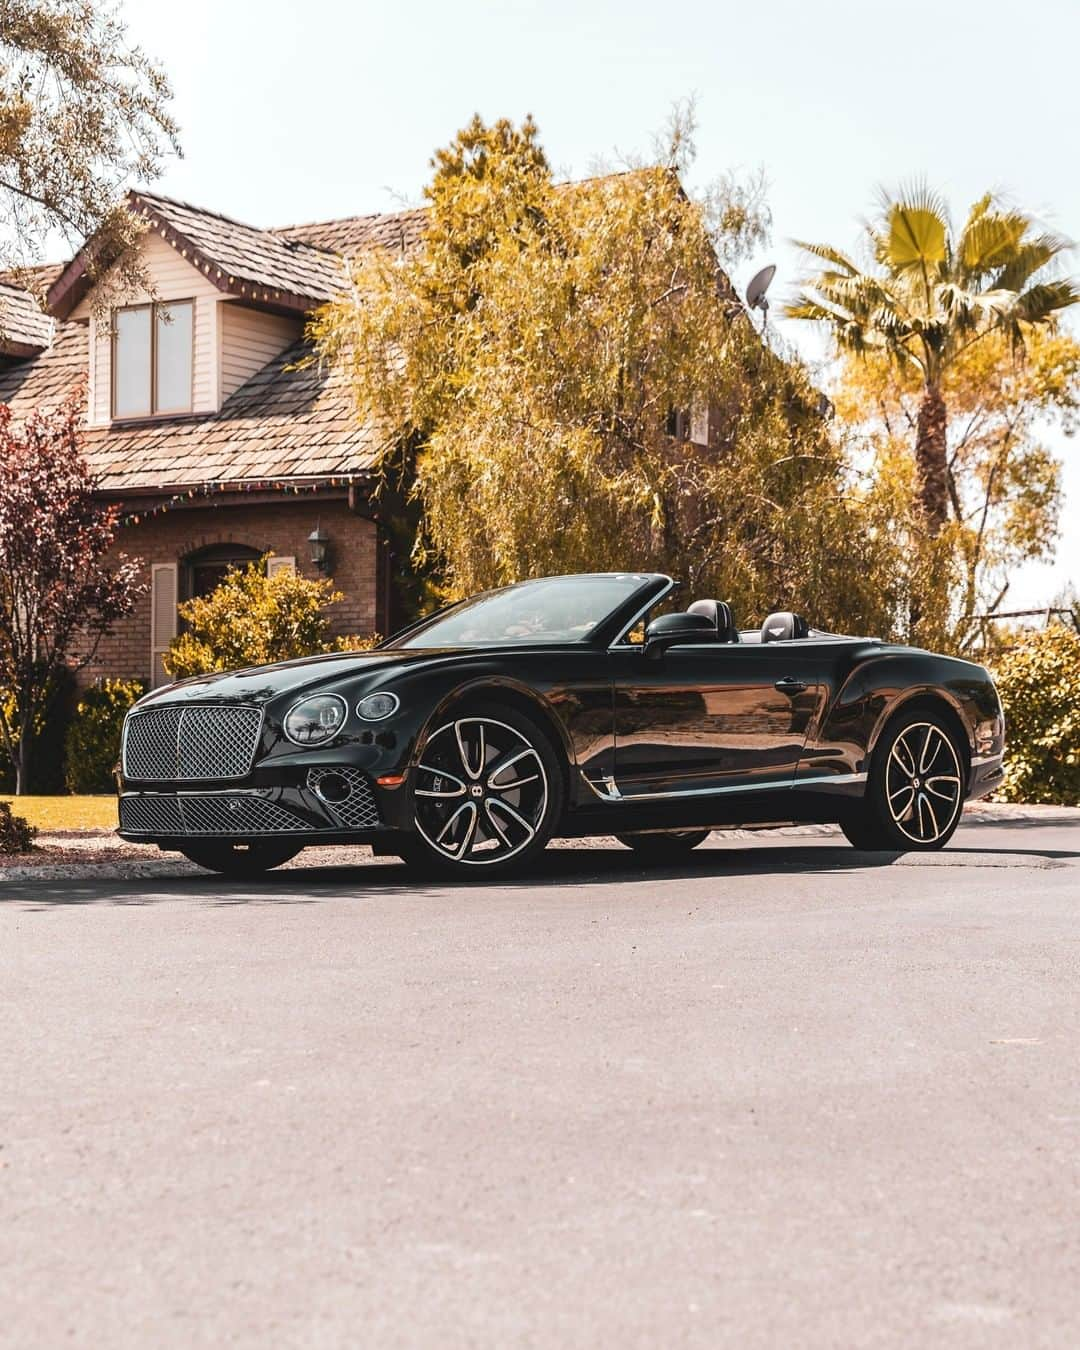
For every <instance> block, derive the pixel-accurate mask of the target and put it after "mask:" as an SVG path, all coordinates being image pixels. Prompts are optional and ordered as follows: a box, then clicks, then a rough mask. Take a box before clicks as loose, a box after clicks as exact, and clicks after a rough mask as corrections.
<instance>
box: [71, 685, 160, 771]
mask: <svg viewBox="0 0 1080 1350" xmlns="http://www.w3.org/2000/svg"><path fill="white" fill-rule="evenodd" d="M145 692H146V690H145V688H144V686H143V685H142V684H141V683H140V682H139V681H138V680H102V681H101V682H100V683H98V684H95V685H91V686H90V688H89V689H86V690H84V692H83V694H82V697H81V698H80V699H79V701H78V703H77V704H76V705H75V714H74V716H73V717H72V719H71V725H70V726H69V727H68V732H67V741H66V750H67V772H66V774H65V781H66V782H67V788H68V791H69V792H109V791H111V790H112V788H113V786H114V784H113V769H114V768H115V767H116V761H117V760H118V759H119V758H120V732H121V731H122V729H123V726H124V716H125V714H126V713H127V710H128V709H129V708H130V707H131V705H132V704H133V703H135V702H137V700H138V699H140V698H142V696H143V694H144V693H145Z"/></svg>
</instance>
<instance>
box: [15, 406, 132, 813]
mask: <svg viewBox="0 0 1080 1350" xmlns="http://www.w3.org/2000/svg"><path fill="white" fill-rule="evenodd" d="M82 407H83V395H82V393H81V392H78V393H77V394H76V395H75V396H74V397H73V398H72V399H70V400H69V401H68V402H67V403H65V404H62V405H61V406H60V407H58V408H56V409H54V410H51V411H48V412H45V411H40V412H35V413H33V414H31V416H30V417H28V418H27V419H26V421H25V423H23V425H21V426H15V425H13V423H12V418H11V409H10V408H8V407H7V405H6V404H0V745H2V746H3V748H4V749H5V750H6V751H7V753H8V754H9V755H10V757H11V760H12V763H13V764H14V766H15V791H16V792H17V793H24V792H26V791H27V790H28V781H29V768H30V757H31V753H32V750H33V743H34V735H35V730H36V728H37V726H38V724H39V722H40V719H41V716H42V714H43V712H44V709H45V706H46V703H47V701H48V699H49V695H50V693H51V690H52V688H53V686H54V683H55V681H56V679H57V677H58V676H59V674H60V671H61V669H62V667H64V666H67V667H69V668H70V669H73V670H78V669H81V667H83V666H84V665H86V664H87V662H89V661H90V660H92V659H93V656H94V653H95V651H96V650H97V646H98V643H99V642H100V640H101V638H102V636H103V635H104V634H105V633H107V632H108V630H109V627H110V625H111V624H112V623H113V622H114V621H115V620H116V619H119V618H121V617H123V615H125V614H129V613H130V612H131V610H132V608H133V606H134V604H135V600H136V598H137V597H138V595H139V593H140V590H141V587H140V585H139V583H138V580H137V575H138V568H137V564H136V563H135V562H133V561H131V560H129V559H127V558H124V557H122V556H121V557H119V558H117V559H116V560H115V563H114V564H113V565H112V566H111V567H110V566H106V564H105V555H106V554H107V553H108V552H109V550H110V549H111V548H112V546H113V544H114V543H115V541H116V534H117V529H118V517H117V511H116V508H115V507H109V506H104V505H102V504H101V503H100V502H98V501H96V500H95V498H94V487H95V484H94V478H93V476H92V474H91V472H90V468H89V466H88V464H87V462H86V459H85V457H84V456H83V453H82V449H81V447H80V444H79V425H80V422H81V420H82Z"/></svg>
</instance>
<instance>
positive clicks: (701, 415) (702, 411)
mask: <svg viewBox="0 0 1080 1350" xmlns="http://www.w3.org/2000/svg"><path fill="white" fill-rule="evenodd" d="M690 439H691V441H693V443H694V444H695V445H708V444H709V405H708V404H707V403H699V404H697V406H696V407H693V408H691V409H690Z"/></svg>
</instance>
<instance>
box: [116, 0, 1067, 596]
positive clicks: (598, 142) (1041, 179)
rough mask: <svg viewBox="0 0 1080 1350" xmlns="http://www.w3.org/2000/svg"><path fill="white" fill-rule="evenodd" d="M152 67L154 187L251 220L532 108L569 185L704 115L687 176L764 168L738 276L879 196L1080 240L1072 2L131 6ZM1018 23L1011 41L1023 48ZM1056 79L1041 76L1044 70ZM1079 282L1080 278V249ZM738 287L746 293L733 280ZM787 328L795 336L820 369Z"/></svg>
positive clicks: (406, 168)
mask: <svg viewBox="0 0 1080 1350" xmlns="http://www.w3.org/2000/svg"><path fill="white" fill-rule="evenodd" d="M123 9H124V14H125V15H126V18H127V20H128V23H129V27H130V30H131V33H132V36H133V37H134V38H135V40H137V41H138V42H140V43H141V44H142V45H143V46H144V47H145V48H146V49H147V50H148V51H149V52H150V53H151V54H152V55H154V56H156V57H158V58H159V59H160V60H161V61H162V62H163V63H164V65H165V67H166V69H167V70H168V72H169V74H170V76H171V78H172V81H173V84H174V87H175V91H176V101H175V105H174V110H175V113H176V115H177V117H178V119H179V121H180V123H181V128H182V139H183V146H184V154H185V158H184V159H183V161H181V162H173V163H171V164H170V165H169V167H168V169H167V171H166V173H165V176H164V177H163V178H162V179H161V180H160V181H159V182H158V183H157V184H156V185H155V186H156V187H157V188H159V189H160V190H161V191H163V192H166V193H168V194H170V195H174V196H178V197H183V198H186V199H187V200H190V201H193V202H196V203H198V204H199V205H202V206H206V207H209V208H212V209H215V210H219V211H223V212H225V213H226V214H230V215H234V216H237V217H238V218H240V219H241V220H246V221H250V222H252V223H253V224H258V225H281V224H287V223H290V222H295V221H303V220H317V219H324V218H327V217H331V216H339V215H354V214H359V213H363V212H368V211H380V210H390V209H393V208H394V207H395V206H396V205H397V204H398V202H399V201H400V200H402V199H404V200H405V201H416V200H418V199H419V194H420V189H421V187H422V185H423V183H424V181H425V179H426V178H427V176H428V160H429V158H430V155H431V152H432V150H433V149H434V148H435V147H436V146H438V145H442V144H444V143H445V142H447V141H448V140H449V139H450V138H451V137H452V135H453V133H454V132H455V131H456V130H457V128H458V127H460V126H461V125H462V124H463V123H465V122H466V121H467V120H468V118H469V117H470V116H471V115H472V113H473V112H480V113H481V114H482V115H483V116H484V117H485V118H487V119H493V118H496V117H499V116H508V117H511V118H514V119H515V120H519V119H521V118H522V117H523V116H524V115H525V114H526V113H529V112H531V113H532V114H533V116H534V117H535V118H536V120H537V122H538V123H539V125H540V130H541V136H542V139H543V142H544V145H545V148H546V150H547V152H548V156H549V158H550V159H551V161H552V163H553V164H555V165H556V166H558V167H559V168H560V169H562V170H565V172H566V173H567V175H568V176H579V175H581V174H584V173H586V172H587V171H588V169H589V167H590V164H591V162H592V161H593V160H594V159H595V158H596V157H597V156H608V157H612V156H613V155H615V154H617V152H619V151H645V150H647V149H648V147H649V145H650V143H651V136H652V133H653V132H654V131H656V130H657V129H658V128H660V127H661V126H662V125H663V123H664V120H665V118H666V116H667V114H668V112H669V110H670V107H671V104H672V103H673V102H674V101H675V100H677V99H680V98H684V97H686V96H687V95H690V94H695V95H696V96H697V98H698V116H699V120H700V129H699V133H698V144H699V149H700V154H699V159H698V163H697V166H696V170H695V174H694V178H696V179H699V180H701V181H705V180H707V179H709V178H711V177H713V176H715V174H717V173H718V172H720V171H722V170H725V169H730V168H735V169H738V168H743V169H747V170H753V169H756V168H758V167H761V168H763V169H764V171H765V173H766V175H767V178H768V180H769V185H770V186H769V201H770V204H771V207H772V211H773V217H774V231H773V243H772V246H771V247H769V248H768V249H765V250H763V251H762V256H761V257H760V259H756V260H755V264H758V263H762V264H763V263H765V262H775V263H777V265H778V267H779V274H778V278H777V282H776V283H775V285H774V289H773V293H772V294H773V297H774V298H775V299H777V300H779V299H781V298H782V297H783V296H784V295H785V294H787V293H789V292H790V291H791V289H792V287H793V283H794V280H795V276H796V272H797V259H796V256H795V254H794V251H793V250H792V249H791V248H790V247H789V245H788V242H787V241H788V240H789V239H790V238H792V237H796V238H808V239H813V240H827V241H828V242H830V243H833V244H837V245H839V246H841V247H850V246H852V245H853V244H854V243H855V240H856V238H857V235H858V220H859V218H860V216H861V215H862V214H864V213H865V212H866V211H867V210H868V209H869V208H870V207H871V205H872V203H873V200H874V194H875V188H876V185H877V184H879V183H887V184H893V183H896V182H897V181H900V180H906V179H910V178H911V177H914V176H925V177H926V178H928V179H929V180H930V182H931V183H932V184H934V185H935V186H937V187H939V188H940V189H941V190H942V191H944V192H945V194H946V195H947V197H948V198H949V199H950V201H951V202H952V203H953V207H954V211H955V212H956V214H957V215H960V214H961V213H962V212H963V211H964V210H966V208H967V206H968V205H969V204H970V203H971V202H972V201H974V200H975V199H976V198H977V197H978V196H979V195H980V194H981V193H982V192H983V191H984V190H985V189H986V188H988V187H993V188H1000V189H1003V190H1006V191H1008V192H1009V193H1010V194H1011V195H1012V196H1013V197H1015V199H1016V200H1017V201H1018V202H1019V203H1021V204H1022V205H1023V206H1025V207H1026V208H1027V209H1029V210H1032V211H1035V212H1037V213H1039V214H1040V215H1041V216H1042V217H1043V218H1044V219H1045V220H1047V221H1048V222H1050V223H1051V224H1052V225H1053V226H1054V227H1055V228H1056V229H1058V230H1060V231H1062V232H1063V233H1065V234H1067V235H1069V236H1070V237H1073V238H1078V237H1080V174H1078V173H1077V171H1076V167H1075V153H1074V145H1073V141H1074V139H1075V132H1076V129H1077V123H1078V111H1077V110H1078V107H1080V102H1078V95H1077V86H1076V81H1075V79H1074V78H1072V77H1071V76H1070V75H1069V73H1068V71H1067V66H1068V65H1069V63H1070V62H1072V61H1074V58H1075V55H1076V53H1077V52H1078V51H1080V0H1027V3H1026V4H1024V5H1023V6H1022V7H1021V8H1020V9H1019V10H1018V9H1017V6H1016V4H1015V3H1014V0H1013V2H1010V3H1006V0H978V2H976V0H933V2H932V3H928V2H927V0H908V2H907V3H906V4H905V5H903V6H902V7H901V8H897V7H896V6H888V5H881V4H875V3H872V0H817V3H816V4H808V3H806V0H802V2H801V3H796V2H795V0H757V2H756V3H747V0H739V2H738V3H730V0H709V2H699V0H663V3H656V0H652V3H648V4H647V3H644V0H618V2H617V3H616V0H578V3H572V2H570V0H543V2H542V3H534V2H532V0H503V2H502V3H491V4H484V3H481V2H480V0H398V3H396V4H395V3H393V0H379V2H378V3H371V0H361V3H353V4H349V3H344V2H343V0H308V2H307V3H306V4H298V3H296V0H289V2H288V3H284V0H214V2H213V3H212V2H211V0H184V2H183V3H182V4H166V3H164V2H163V0H126V3H125V4H124V7H123ZM1020 30H1022V31H1020ZM1055 70H1056V71H1057V74H1054V73H1053V72H1054V71H1055ZM1075 268H1076V270H1077V271H1080V256H1077V258H1076V263H1075ZM740 280H745V278H740ZM802 327H803V326H802V325H788V326H787V328H788V335H789V336H790V337H792V338H793V339H794V340H796V341H797V342H799V343H800V344H802V345H804V349H805V350H806V351H807V353H808V354H810V355H814V356H816V355H817V353H818V350H819V347H818V344H817V342H816V340H815V339H814V337H813V336H812V335H810V334H803V333H802V332H800V331H799V330H800V329H801V328H802ZM1055 445H1056V448H1057V450H1058V452H1059V454H1060V455H1061V457H1062V458H1063V460H1064V461H1065V463H1066V480H1065V481H1066V489H1067V498H1066V508H1065V513H1064V518H1063V539H1062V542H1061V545H1060V546H1059V550H1058V560H1057V563H1056V565H1055V566H1054V567H1052V568H1051V567H1030V568H1028V569H1026V571H1025V572H1024V574H1023V575H1022V576H1019V577H1017V579H1016V581H1015V582H1014V589H1013V592H1012V594H1011V595H1010V603H1011V604H1012V605H1016V606H1020V605H1028V604H1032V605H1034V604H1043V603H1046V602H1047V601H1048V600H1049V599H1050V598H1051V597H1052V596H1053V594H1054V593H1055V592H1056V591H1058V590H1059V589H1060V588H1061V587H1062V586H1063V585H1064V584H1065V583H1066V582H1068V581H1070V580H1071V581H1073V582H1074V583H1075V584H1076V585H1077V586H1078V587H1080V446H1078V445H1077V444H1076V443H1075V442H1074V441H1071V440H1066V439H1064V438H1058V440H1057V441H1056V442H1055Z"/></svg>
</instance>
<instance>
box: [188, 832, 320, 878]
mask: <svg viewBox="0 0 1080 1350" xmlns="http://www.w3.org/2000/svg"><path fill="white" fill-rule="evenodd" d="M301 847H302V845H300V844H290V843H286V842H285V841H284V840H281V841H279V840H274V839H260V840H256V841H254V842H252V843H250V844H234V843H225V842H222V841H219V840H210V841H208V842H207V843H205V844H185V845H184V847H183V848H182V849H181V850H180V852H181V853H182V854H183V855H184V857H185V858H187V859H189V860H190V861H191V862H193V863H197V864H198V866H199V867H205V868H206V870H207V871H208V872H220V873H221V874H222V875H223V876H227V877H238V878H241V879H243V878H248V877H258V876H262V874H263V873H264V872H269V871H270V869H271V868H272V867H280V866H281V864H282V863H287V862H288V861H289V859H290V858H295V857H296V855H297V854H298V853H299V852H300V849H301Z"/></svg>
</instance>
